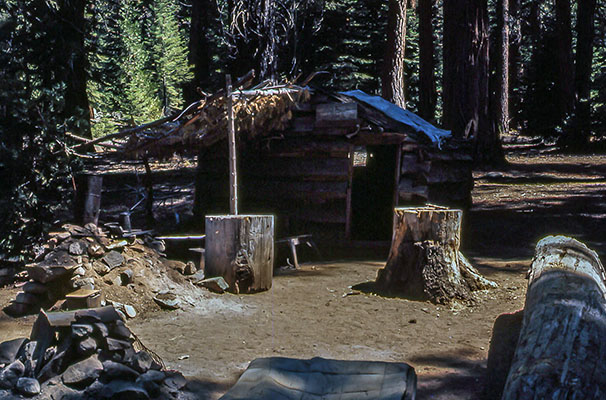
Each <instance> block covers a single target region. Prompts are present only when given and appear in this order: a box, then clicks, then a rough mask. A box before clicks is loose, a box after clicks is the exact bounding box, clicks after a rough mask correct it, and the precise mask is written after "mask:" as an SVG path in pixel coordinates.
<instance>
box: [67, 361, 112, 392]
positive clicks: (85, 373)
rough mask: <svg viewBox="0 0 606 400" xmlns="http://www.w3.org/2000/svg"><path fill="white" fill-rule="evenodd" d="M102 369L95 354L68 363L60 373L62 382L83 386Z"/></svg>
mask: <svg viewBox="0 0 606 400" xmlns="http://www.w3.org/2000/svg"><path fill="white" fill-rule="evenodd" d="M101 371H103V364H101V362H100V361H99V359H98V358H97V356H96V355H93V356H90V357H89V358H87V359H86V360H83V361H80V362H78V363H76V364H72V365H70V366H69V367H68V368H67V369H66V370H65V372H64V373H63V375H62V380H63V383H65V384H66V385H69V386H75V387H83V386H86V385H88V384H90V383H92V382H93V381H94V380H95V379H97V378H98V377H99V374H100V373H101Z"/></svg>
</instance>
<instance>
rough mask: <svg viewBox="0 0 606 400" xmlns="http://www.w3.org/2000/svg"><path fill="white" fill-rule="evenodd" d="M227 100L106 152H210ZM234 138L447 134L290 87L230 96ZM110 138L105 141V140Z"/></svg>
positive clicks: (369, 106)
mask: <svg viewBox="0 0 606 400" xmlns="http://www.w3.org/2000/svg"><path fill="white" fill-rule="evenodd" d="M226 101H227V96H225V93H224V92H222V93H221V92H219V93H216V94H214V95H211V96H207V97H206V98H205V99H202V100H200V101H198V102H196V103H194V104H192V105H190V106H189V107H188V108H186V109H185V110H183V111H182V112H181V113H180V114H178V115H176V116H175V117H174V118H172V117H171V118H164V119H163V120H159V121H155V122H152V123H149V124H146V125H143V126H141V127H136V128H132V132H130V133H129V134H128V135H126V136H125V137H124V136H123V137H121V138H120V140H118V141H115V142H114V143H113V145H111V146H108V147H109V150H108V152H118V153H121V154H122V156H124V157H126V158H131V159H137V158H142V157H157V158H168V157H171V156H172V155H173V154H175V153H184V152H187V151H188V150H193V149H198V148H200V147H208V146H211V145H213V144H215V143H217V142H218V141H220V140H222V139H223V138H225V137H226V136H227V134H226V132H227V112H226ZM233 109H234V121H235V127H236V132H237V135H238V137H239V138H240V140H245V141H251V140H259V139H263V138H272V139H275V138H280V136H282V137H284V136H287V135H297V136H307V135H312V136H316V137H322V136H324V137H326V136H330V137H333V138H335V137H345V138H347V140H350V141H352V143H354V144H393V143H400V142H404V141H413V142H418V143H424V144H426V145H429V146H431V145H435V146H438V147H440V144H441V142H443V141H444V140H446V139H447V138H448V137H449V134H450V133H449V132H448V131H444V130H442V129H439V128H436V127H435V126H433V125H431V124H430V123H429V122H427V121H425V120H423V119H422V118H420V117H418V116H417V115H415V114H413V113H411V112H409V111H406V110H403V109H401V108H399V107H397V106H396V105H394V104H392V103H389V102H388V101H386V100H383V99H381V98H380V97H378V96H370V95H368V94H366V93H364V92H362V91H358V90H356V91H350V92H341V93H337V92H330V91H326V90H324V89H321V88H311V87H309V86H297V85H293V84H284V85H272V86H261V87H255V88H252V89H248V90H235V91H234V92H233ZM110 136H111V135H110Z"/></svg>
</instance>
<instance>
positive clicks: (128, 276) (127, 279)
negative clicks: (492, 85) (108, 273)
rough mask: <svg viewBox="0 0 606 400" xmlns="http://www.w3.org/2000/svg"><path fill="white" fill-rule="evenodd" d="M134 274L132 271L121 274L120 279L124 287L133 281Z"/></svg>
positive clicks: (127, 270)
mask: <svg viewBox="0 0 606 400" xmlns="http://www.w3.org/2000/svg"><path fill="white" fill-rule="evenodd" d="M133 275H134V272H133V270H132V269H130V268H128V269H125V270H124V271H122V272H121V273H120V278H121V279H122V286H126V285H128V284H129V283H131V282H132V281H133Z"/></svg>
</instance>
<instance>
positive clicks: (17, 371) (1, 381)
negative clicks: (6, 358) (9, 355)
mask: <svg viewBox="0 0 606 400" xmlns="http://www.w3.org/2000/svg"><path fill="white" fill-rule="evenodd" d="M24 372H25V365H23V363H22V362H21V361H19V360H15V361H13V362H12V363H10V364H9V365H7V366H6V367H4V369H3V370H2V372H0V388H2V389H12V388H14V387H15V385H16V384H17V381H18V380H19V378H21V377H22V376H23V373H24Z"/></svg>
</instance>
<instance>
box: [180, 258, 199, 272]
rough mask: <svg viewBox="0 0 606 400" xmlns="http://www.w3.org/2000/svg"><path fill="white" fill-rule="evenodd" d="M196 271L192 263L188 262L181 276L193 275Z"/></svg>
mask: <svg viewBox="0 0 606 400" xmlns="http://www.w3.org/2000/svg"><path fill="white" fill-rule="evenodd" d="M196 271H197V269H196V265H195V264H194V263H193V262H192V261H188V262H187V264H185V268H184V269H183V275H193V274H195V273H196Z"/></svg>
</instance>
